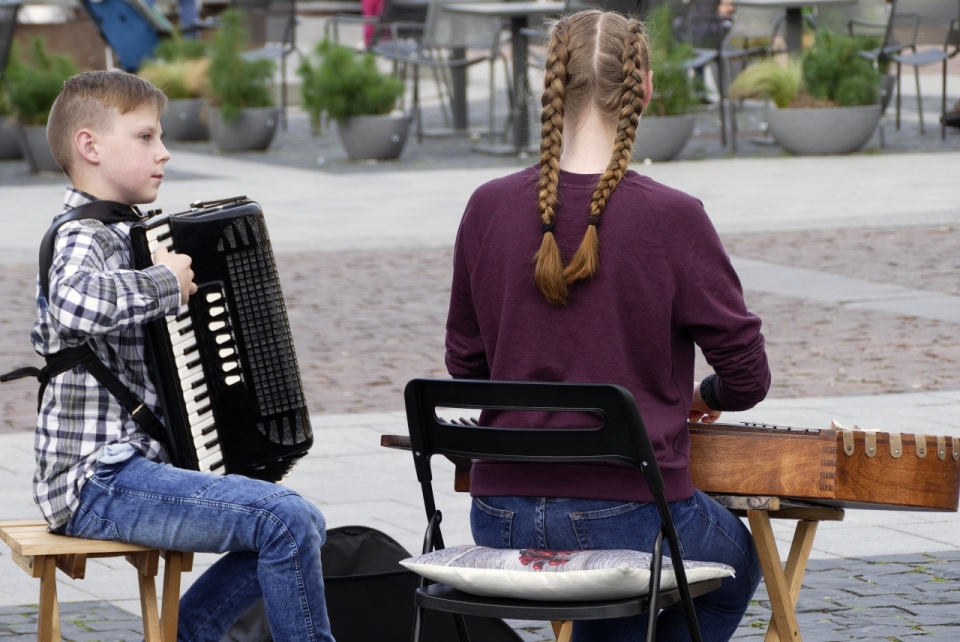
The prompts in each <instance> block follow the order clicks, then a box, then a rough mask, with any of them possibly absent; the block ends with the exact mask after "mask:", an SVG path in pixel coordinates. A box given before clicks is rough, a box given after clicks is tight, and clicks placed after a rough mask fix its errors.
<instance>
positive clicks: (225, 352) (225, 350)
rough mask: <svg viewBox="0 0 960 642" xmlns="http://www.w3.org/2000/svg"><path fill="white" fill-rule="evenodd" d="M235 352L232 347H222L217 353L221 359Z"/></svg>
mask: <svg viewBox="0 0 960 642" xmlns="http://www.w3.org/2000/svg"><path fill="white" fill-rule="evenodd" d="M235 352H236V350H234V349H233V348H222V349H221V350H220V352H218V353H217V354H219V355H220V358H221V359H226V358H227V357H229V356H231V355H232V354H234V353H235Z"/></svg>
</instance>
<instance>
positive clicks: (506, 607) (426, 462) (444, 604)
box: [404, 379, 720, 642]
mask: <svg viewBox="0 0 960 642" xmlns="http://www.w3.org/2000/svg"><path fill="white" fill-rule="evenodd" d="M404 399H405V401H406V407H407V425H408V427H409V430H410V441H411V444H412V446H413V461H414V465H415V466H416V470H417V479H418V480H419V481H420V486H421V488H422V491H423V503H424V507H425V508H426V512H427V520H428V525H427V532H426V536H425V537H424V545H423V552H424V553H429V552H431V551H434V550H439V549H442V548H443V547H444V545H443V537H442V536H441V534H440V521H441V518H442V517H441V513H440V511H439V510H437V508H436V504H435V502H434V496H433V486H432V484H431V479H432V475H431V471H430V458H431V457H432V456H433V455H437V454H440V455H447V456H452V457H467V458H471V459H488V460H499V461H527V462H596V461H618V462H622V463H624V464H627V465H630V466H633V467H634V468H636V469H637V470H638V471H640V473H642V474H643V476H644V478H645V479H646V481H647V484H648V486H649V487H650V491H651V492H652V493H653V495H654V498H655V501H656V505H657V509H658V511H659V514H660V522H661V528H660V532H659V533H658V535H657V539H656V541H655V543H654V547H653V551H652V556H653V558H652V561H651V567H650V572H651V577H650V587H649V588H650V590H649V593H648V594H647V595H642V596H637V597H633V598H628V599H618V600H600V601H583V602H546V601H534V600H517V599H501V598H492V597H481V596H477V595H469V594H467V593H463V592H461V591H457V590H454V589H452V588H451V587H449V586H447V585H445V584H430V583H429V582H428V581H427V580H423V581H421V585H420V588H419V589H418V590H417V592H416V594H415V597H414V603H415V605H416V608H417V610H416V617H415V620H414V630H413V639H414V640H415V642H420V640H421V636H422V633H423V630H422V629H423V625H422V623H423V616H424V613H425V609H435V610H438V611H446V612H448V613H452V614H453V615H454V620H455V623H456V626H457V631H458V633H459V635H460V640H461V642H469V638H468V637H467V633H466V628H465V627H464V625H463V616H464V615H481V616H487V617H501V618H506V619H520V620H552V621H553V620H563V621H566V620H593V619H607V618H619V617H630V616H634V615H639V614H641V613H645V612H647V610H648V608H650V605H651V604H652V605H653V608H652V609H650V610H651V611H652V615H653V616H652V617H648V618H647V633H646V638H645V639H646V640H648V641H649V642H653V640H655V639H656V623H657V618H656V612H657V611H658V610H659V609H663V608H667V607H669V606H672V605H674V604H676V603H678V602H680V603H682V606H683V609H684V613H685V615H686V619H687V625H688V627H689V630H690V637H691V639H692V640H694V641H699V640H700V639H701V638H700V629H699V626H698V625H697V616H696V613H695V612H694V607H693V597H695V596H699V595H702V594H704V593H707V592H709V591H711V590H713V589H715V588H718V587H719V586H720V580H719V579H715V580H706V581H703V582H697V583H694V584H692V585H688V583H687V578H686V573H685V572H684V569H683V560H682V559H681V557H680V545H679V539H678V537H677V531H676V527H675V526H674V523H673V518H672V517H671V515H670V509H669V507H668V505H667V500H666V498H665V497H664V486H663V478H662V477H661V475H660V467H659V466H658V465H657V460H656V456H655V454H654V451H653V446H652V445H651V444H650V439H649V437H648V436H647V431H646V429H645V428H644V425H643V420H642V419H641V418H640V413H639V411H638V410H637V404H636V401H635V400H634V398H633V395H631V394H630V392H629V391H628V390H626V389H625V388H622V387H620V386H615V385H609V384H569V383H527V382H503V381H468V380H432V379H414V380H413V381H411V382H410V383H408V384H407V387H406V389H405V390H404ZM437 408H475V409H476V408H479V409H491V410H533V411H551V412H552V411H557V412H582V413H592V414H593V415H597V416H600V417H602V419H603V425H601V426H600V427H599V428H584V429H564V430H549V429H543V430H511V429H509V428H488V427H481V426H474V425H462V424H456V423H451V422H448V421H446V420H443V419H440V418H439V417H438V416H437V410H436V409H437ZM664 538H666V540H667V542H668V543H669V546H670V556H671V559H672V560H673V568H674V571H675V573H676V578H677V585H678V586H677V588H676V589H673V590H670V591H661V590H660V570H661V564H662V558H661V554H662V544H663V539H664Z"/></svg>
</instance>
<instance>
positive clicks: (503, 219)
mask: <svg viewBox="0 0 960 642" xmlns="http://www.w3.org/2000/svg"><path fill="white" fill-rule="evenodd" d="M538 175H539V169H538V168H537V167H531V168H528V169H526V170H523V171H521V172H518V173H516V174H512V175H510V176H506V177H504V178H500V179H497V180H494V181H490V182H489V183H487V184H485V185H483V186H481V187H480V188H479V189H477V191H476V192H474V194H473V196H472V197H471V198H470V202H469V203H468V204H467V208H466V211H465V212H464V215H463V220H462V221H461V223H460V231H459V233H458V234H457V244H456V252H455V255H454V273H453V288H452V292H451V296H450V313H449V316H448V318H447V337H446V347H447V354H446V363H447V369H448V371H449V372H450V374H451V375H452V376H454V377H459V378H479V379H495V380H511V381H570V382H597V383H617V384H620V385H622V386H624V387H625V388H627V389H628V390H630V392H632V393H633V396H634V397H635V398H636V400H637V405H638V406H639V409H640V414H641V416H642V417H643V419H644V423H645V424H646V427H647V431H648V433H649V435H650V440H651V441H652V442H653V447H654V449H655V451H656V453H657V457H658V460H659V463H660V468H661V471H662V473H663V478H664V482H665V483H666V487H667V499H668V500H669V501H676V500H679V499H684V498H687V497H690V496H691V495H692V494H693V484H692V482H691V480H690V469H689V454H690V435H689V431H688V430H687V415H688V413H689V409H690V403H691V399H692V394H693V386H694V378H693V370H694V343H696V344H697V345H699V346H700V348H701V349H702V350H703V354H704V356H705V357H706V360H707V362H708V363H709V364H710V365H711V366H712V367H713V369H714V371H715V372H716V373H717V375H718V376H717V379H716V383H715V389H714V391H715V397H716V400H717V401H719V403H720V405H721V406H722V407H723V408H724V409H725V410H746V409H748V408H751V407H753V406H754V405H756V404H757V403H758V402H759V401H761V400H762V399H763V398H764V396H765V395H766V392H767V390H768V388H769V387H770V371H769V369H768V366H767V358H766V353H765V352H764V342H763V335H761V334H760V319H759V318H757V317H756V316H754V315H752V314H750V313H749V312H747V309H746V306H745V305H744V302H743V292H742V290H741V287H740V281H739V279H738V278H737V275H736V273H735V272H734V270H733V267H732V266H731V265H730V260H729V259H728V258H727V255H726V253H725V252H724V249H723V246H722V244H721V243H720V239H719V237H718V236H717V233H716V231H715V230H714V228H713V225H712V224H711V222H710V219H709V218H708V217H707V215H706V213H705V212H704V210H703V205H702V204H701V203H700V202H699V201H698V200H696V199H694V198H692V197H690V196H688V195H686V194H684V193H682V192H679V191H677V190H674V189H671V188H669V187H666V186H664V185H661V184H659V183H657V182H655V181H653V180H652V179H650V178H648V177H646V176H640V175H639V174H637V173H635V172H633V171H628V172H627V174H626V175H625V176H624V178H623V180H622V182H621V183H620V185H619V186H618V187H617V189H616V190H615V191H614V193H613V195H612V196H611V198H610V200H609V203H608V204H607V207H606V210H605V211H604V212H603V214H602V215H601V217H600V226H599V234H600V269H599V272H598V273H597V275H596V276H595V277H594V278H593V279H592V280H591V281H589V282H579V283H577V284H574V285H573V286H572V287H571V290H570V298H569V302H568V304H567V306H566V307H563V308H557V307H553V306H551V305H549V304H548V303H547V302H546V301H545V300H544V299H543V297H542V296H541V294H540V291H539V290H538V289H537V287H536V285H534V283H533V263H532V261H531V257H532V256H533V255H534V253H535V252H536V251H537V249H538V248H539V246H540V242H541V232H540V222H539V218H538V216H537V196H536V185H537V179H538ZM598 179H599V176H597V175H586V174H572V173H570V172H561V175H560V186H559V199H560V206H559V209H558V213H557V218H556V227H555V234H556V237H557V241H558V242H559V244H560V248H561V250H562V252H563V256H564V257H565V258H566V259H569V257H571V256H573V254H574V251H575V250H576V248H577V246H578V245H579V243H580V240H581V239H582V238H583V235H584V232H585V231H586V226H587V216H588V212H589V204H590V197H591V194H592V193H593V189H594V187H595V185H596V183H597V180H598ZM483 420H484V421H488V422H489V424H488V425H498V426H509V427H517V428H520V427H546V426H549V427H552V428H562V427H569V426H574V425H580V426H583V425H584V422H583V421H582V418H581V420H580V421H578V420H577V419H576V418H575V417H572V416H571V415H569V414H568V413H564V414H560V415H546V414H539V413H529V412H527V413H498V414H497V415H496V416H490V415H485V416H484V417H483ZM471 494H472V495H474V496H493V495H522V496H546V497H580V498H593V499H611V500H624V501H651V500H652V497H651V495H650V492H649V489H648V488H647V486H646V483H645V482H644V480H643V478H642V476H641V475H640V473H638V472H636V471H635V470H633V469H632V468H629V467H627V466H625V465H622V464H617V463H613V462H611V463H597V464H594V463H590V464H574V465H566V464H563V465H561V464H533V463H496V462H477V463H475V464H474V467H473V475H472V486H471Z"/></svg>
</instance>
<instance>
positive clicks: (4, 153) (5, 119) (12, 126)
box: [0, 116, 23, 160]
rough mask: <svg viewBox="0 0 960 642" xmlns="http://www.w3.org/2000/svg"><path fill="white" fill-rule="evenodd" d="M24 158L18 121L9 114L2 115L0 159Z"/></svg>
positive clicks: (0, 118)
mask: <svg viewBox="0 0 960 642" xmlns="http://www.w3.org/2000/svg"><path fill="white" fill-rule="evenodd" d="M17 158H23V150H22V149H20V132H18V131H17V123H16V121H15V120H13V118H10V117H9V116H0V160H14V159H17Z"/></svg>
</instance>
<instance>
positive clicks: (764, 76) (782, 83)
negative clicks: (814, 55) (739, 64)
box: [730, 60, 803, 108]
mask: <svg viewBox="0 0 960 642" xmlns="http://www.w3.org/2000/svg"><path fill="white" fill-rule="evenodd" d="M802 81H803V70H802V68H801V67H800V62H799V61H797V60H793V61H790V62H789V63H787V64H786V66H784V65H782V64H780V63H779V62H777V61H776V60H763V61H761V62H758V63H755V64H752V65H750V66H749V67H747V68H746V69H744V70H743V72H742V73H741V74H740V75H739V76H737V79H736V80H734V81H733V84H731V85H730V93H731V95H732V96H733V97H734V98H762V99H767V98H769V99H770V100H772V101H773V102H774V103H776V105H777V107H781V108H783V107H789V106H790V103H792V102H793V100H794V98H796V97H797V92H799V91H800V84H801V82H802Z"/></svg>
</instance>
